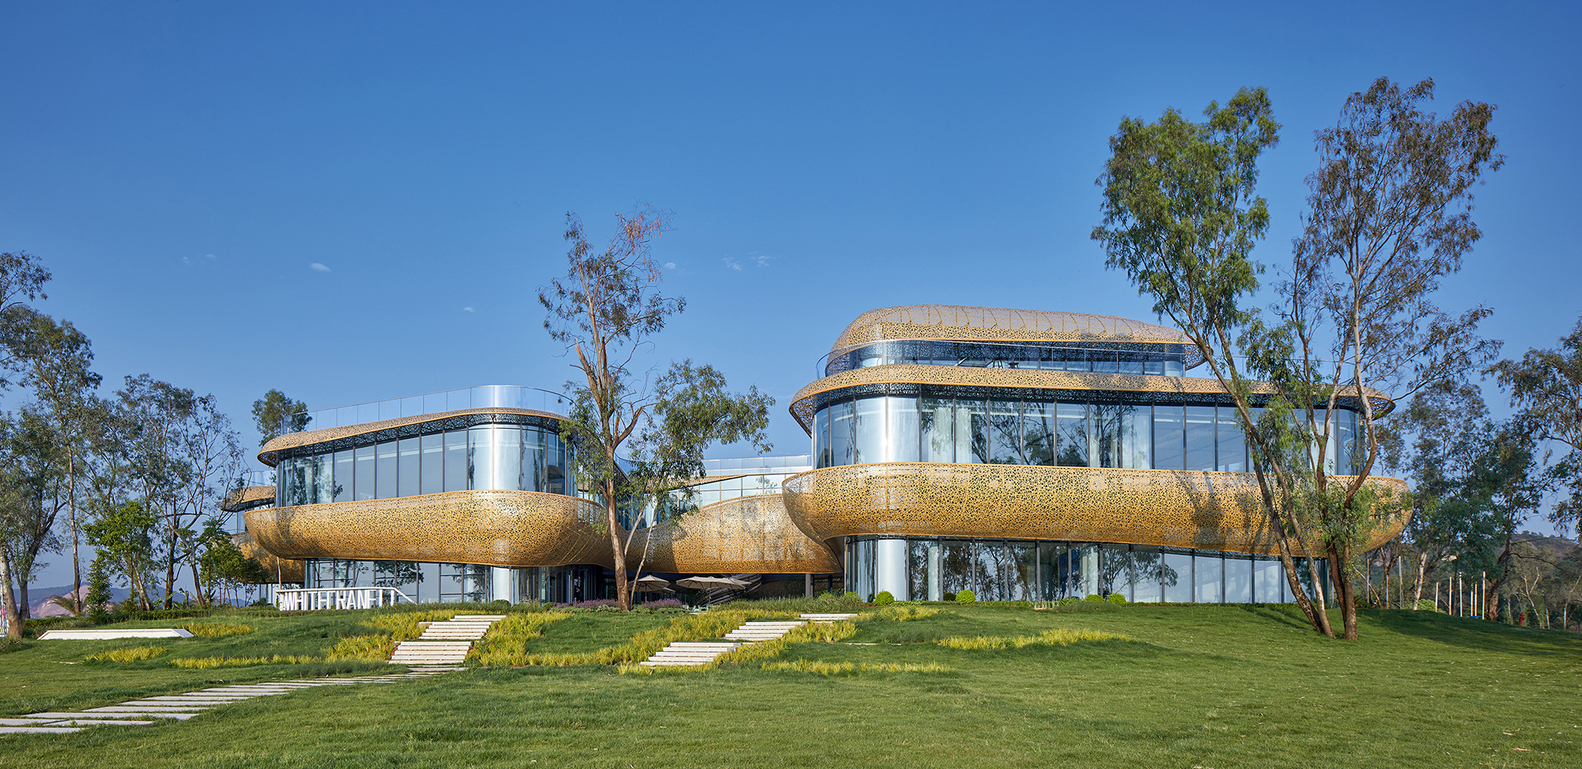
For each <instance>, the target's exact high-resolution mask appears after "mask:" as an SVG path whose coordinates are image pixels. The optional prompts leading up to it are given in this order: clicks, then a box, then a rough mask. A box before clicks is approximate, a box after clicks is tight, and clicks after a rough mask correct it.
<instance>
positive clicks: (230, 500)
mask: <svg viewBox="0 0 1582 769" xmlns="http://www.w3.org/2000/svg"><path fill="white" fill-rule="evenodd" d="M265 503H267V504H271V505H272V504H274V503H275V487H273V486H243V487H242V488H240V489H233V490H231V491H230V492H229V493H227V494H226V495H225V498H224V499H222V500H220V509H221V510H224V511H225V512H227V513H236V512H241V511H243V510H247V509H249V508H253V507H257V506H259V505H262V504H265Z"/></svg>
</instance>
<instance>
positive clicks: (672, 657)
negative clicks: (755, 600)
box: [638, 614, 857, 668]
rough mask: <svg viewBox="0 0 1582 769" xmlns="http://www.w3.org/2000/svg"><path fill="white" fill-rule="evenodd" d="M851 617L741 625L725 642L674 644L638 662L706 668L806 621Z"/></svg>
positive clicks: (821, 616)
mask: <svg viewBox="0 0 1582 769" xmlns="http://www.w3.org/2000/svg"><path fill="white" fill-rule="evenodd" d="M855 616H857V615H855V614H803V615H801V618H800V619H794V620H785V621H780V622H743V623H742V626H741V627H739V628H736V629H735V630H732V631H731V632H729V633H726V634H725V639H726V640H725V641H724V642H720V641H676V642H673V643H671V644H670V645H669V646H666V647H665V648H663V649H660V650H659V651H657V652H655V653H654V656H652V657H649V658H648V659H646V660H643V661H642V662H640V663H638V664H640V665H642V666H643V667H649V668H661V667H697V666H700V665H707V664H709V663H711V662H713V661H714V660H716V659H718V658H719V656H720V655H722V654H725V653H726V652H729V651H733V650H736V649H740V648H741V647H742V646H743V645H750V644H753V643H756V642H758V641H773V640H775V639H776V638H780V637H782V636H784V635H785V634H786V633H789V632H791V631H792V630H793V629H794V628H798V627H801V626H802V625H806V624H807V623H809V622H840V621H842V620H849V619H851V618H852V617H855Z"/></svg>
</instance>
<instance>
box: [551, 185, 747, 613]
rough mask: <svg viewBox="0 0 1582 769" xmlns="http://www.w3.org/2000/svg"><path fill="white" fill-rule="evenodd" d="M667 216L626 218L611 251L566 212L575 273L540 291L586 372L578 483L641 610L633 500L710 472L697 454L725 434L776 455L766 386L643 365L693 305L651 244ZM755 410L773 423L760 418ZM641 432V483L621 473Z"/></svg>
mask: <svg viewBox="0 0 1582 769" xmlns="http://www.w3.org/2000/svg"><path fill="white" fill-rule="evenodd" d="M668 220H669V215H668V214H667V213H664V212H660V211H657V210H655V209H653V208H649V207H644V208H642V209H640V210H638V211H635V212H633V213H631V214H626V215H618V217H617V222H618V227H617V232H616V234H615V235H614V236H613V237H612V238H611V239H610V242H609V244H608V245H607V246H606V247H604V248H603V249H602V250H601V249H597V248H596V247H594V246H593V245H592V244H591V243H590V242H589V240H588V236H587V232H586V230H585V228H584V227H583V223H582V220H581V219H580V218H578V217H577V215H576V214H567V215H566V232H565V239H566V240H567V241H568V242H570V243H571V249H570V250H569V251H568V252H567V255H566V261H567V269H566V274H565V276H564V277H561V278H555V279H553V280H551V281H550V284H549V285H548V286H546V287H544V288H542V289H540V291H539V295H538V300H539V303H540V304H541V305H543V307H544V309H545V310H546V311H547V313H548V317H547V318H546V319H545V320H544V329H545V330H546V331H547V332H548V333H549V335H550V338H551V339H554V340H555V341H556V342H559V343H561V344H563V345H565V349H566V351H567V352H568V353H575V354H576V360H575V361H574V362H573V363H572V364H571V365H572V367H573V368H574V369H576V370H577V371H578V372H579V373H580V374H581V375H582V376H581V380H580V381H576V382H568V383H567V390H568V392H569V394H570V395H571V399H572V408H571V414H570V415H569V417H570V418H569V420H568V421H567V422H566V423H565V427H564V432H563V435H564V436H565V437H566V438H567V439H568V440H570V441H571V442H572V443H573V445H574V446H575V447H576V451H577V467H578V473H579V477H578V479H577V481H578V484H579V485H583V484H586V485H587V487H588V488H589V489H590V490H591V491H592V492H593V493H594V494H595V495H596V496H597V497H598V498H599V500H600V502H601V504H603V506H604V513H605V514H604V520H603V521H602V522H601V523H600V524H599V526H598V528H599V529H602V532H601V533H602V534H603V535H604V536H606V537H608V540H609V543H610V551H611V554H612V556H613V557H614V562H615V586H616V599H617V601H618V602H619V604H620V606H621V608H623V609H629V608H631V605H632V583H631V581H630V580H628V579H627V569H626V553H627V550H628V548H629V547H630V546H631V544H632V535H631V533H630V532H628V533H627V535H626V536H624V537H623V536H622V531H623V529H624V527H623V525H622V522H623V517H625V516H623V512H624V511H625V510H626V509H627V508H626V506H627V505H628V504H629V500H628V497H629V496H630V495H631V493H633V491H634V490H637V489H646V490H647V491H648V493H652V492H653V490H654V489H656V488H659V487H663V486H665V485H666V482H667V479H669V478H674V477H675V474H676V473H686V472H692V471H694V470H696V469H701V456H700V455H699V454H698V453H697V452H700V451H701V450H702V447H703V446H707V445H708V443H709V442H712V441H713V440H715V439H726V440H733V439H736V438H740V437H744V436H749V437H751V439H752V440H753V441H754V443H756V444H758V445H759V446H760V448H761V449H767V448H768V446H767V444H764V443H762V430H763V424H764V423H766V421H767V411H766V405H767V399H764V398H762V396H758V395H757V393H756V390H754V391H750V392H749V394H748V395H747V396H733V395H729V394H728V393H726V392H725V391H724V380H723V378H718V377H717V372H714V370H713V369H709V368H707V367H699V368H694V367H692V366H691V364H690V362H688V363H683V364H677V365H676V366H673V367H672V368H671V369H670V370H669V371H668V372H667V373H666V374H664V375H661V376H659V377H658V378H657V379H656V380H655V381H653V382H650V381H647V379H646V378H645V376H644V375H643V374H641V373H639V372H636V371H634V370H633V361H634V358H635V357H636V355H637V354H638V352H639V351H641V350H644V349H645V348H646V346H647V345H648V344H649V343H650V340H651V338H652V337H653V336H655V335H657V334H658V333H659V332H660V331H662V330H663V329H664V327H665V322H666V320H667V319H668V318H670V316H672V315H675V314H677V313H679V312H681V311H682V310H683V309H685V307H686V301H685V300H684V299H682V298H680V297H666V296H664V295H663V294H662V293H661V292H660V290H659V283H660V282H661V274H660V269H659V265H658V263H656V262H655V261H654V259H653V255H652V244H653V241H654V240H655V239H656V238H658V237H660V235H661V234H662V233H663V232H665V231H666V229H668ZM751 414H757V415H758V416H757V419H759V420H762V421H757V422H755V421H754V418H753V417H751V416H750V415H751ZM672 418H673V419H674V423H675V424H676V425H681V424H686V423H689V422H690V423H692V424H693V429H700V430H707V431H712V432H703V433H692V434H687V435H682V434H679V433H678V434H676V435H663V433H664V431H665V430H666V429H667V428H668V426H669V425H670V424H671V421H672ZM656 425H657V426H656ZM678 429H679V428H678ZM639 431H644V432H643V433H642V434H644V435H647V436H650V438H651V440H648V441H645V442H644V445H645V446H647V447H648V448H647V450H646V451H645V456H647V457H649V458H648V459H645V460H644V461H643V462H642V463H641V464H640V465H638V466H634V468H633V469H634V475H636V476H637V477H635V478H634V477H630V476H628V475H627V474H626V473H625V472H624V471H623V470H622V469H621V468H620V466H619V464H618V462H617V456H618V455H619V454H618V452H621V451H622V450H623V447H624V446H626V445H627V444H628V442H629V441H630V440H632V438H633V436H634V435H637V434H639ZM666 441H672V443H671V444H669V446H670V448H664V446H665V445H666ZM695 460H696V461H695ZM639 471H640V472H639ZM632 523H633V525H634V526H635V525H636V522H632Z"/></svg>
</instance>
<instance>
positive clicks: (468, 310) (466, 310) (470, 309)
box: [461, 307, 473, 312]
mask: <svg viewBox="0 0 1582 769" xmlns="http://www.w3.org/2000/svg"><path fill="white" fill-rule="evenodd" d="M461 311H462V312H472V311H473V309H472V308H471V307H463V308H461Z"/></svg>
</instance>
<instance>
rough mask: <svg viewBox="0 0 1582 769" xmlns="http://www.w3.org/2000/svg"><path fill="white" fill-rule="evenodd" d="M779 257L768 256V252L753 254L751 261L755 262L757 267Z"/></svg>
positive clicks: (766, 264) (764, 265)
mask: <svg viewBox="0 0 1582 769" xmlns="http://www.w3.org/2000/svg"><path fill="white" fill-rule="evenodd" d="M779 258H780V257H778V256H770V255H769V254H753V261H755V262H757V263H758V266H759V267H768V266H769V263H770V262H772V261H774V260H776V259H779Z"/></svg>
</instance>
